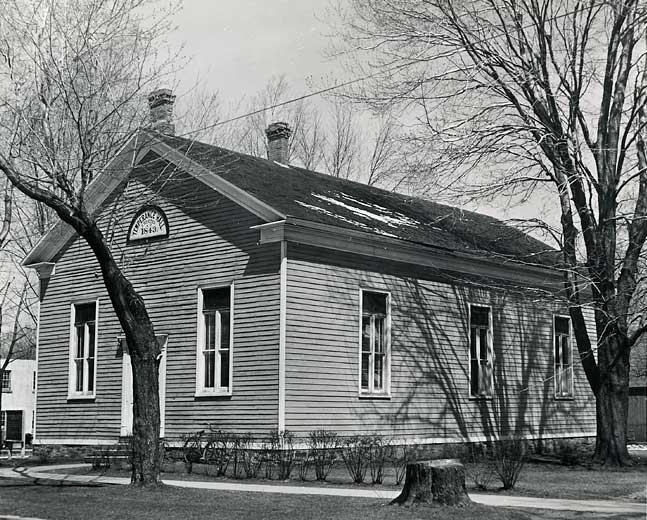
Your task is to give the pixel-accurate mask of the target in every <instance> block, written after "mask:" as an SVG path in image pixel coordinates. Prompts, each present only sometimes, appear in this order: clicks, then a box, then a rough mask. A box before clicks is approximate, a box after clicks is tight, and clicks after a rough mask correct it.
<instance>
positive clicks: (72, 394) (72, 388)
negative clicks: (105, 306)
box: [67, 298, 99, 400]
mask: <svg viewBox="0 0 647 520" xmlns="http://www.w3.org/2000/svg"><path fill="white" fill-rule="evenodd" d="M92 303H93V304H94V367H93V374H92V377H93V382H94V384H93V385H92V392H88V391H81V392H79V391H77V390H76V365H75V363H74V361H75V359H76V357H75V352H76V346H77V345H76V326H75V321H76V306H77V305H89V304H92ZM68 358H69V359H68V379H67V399H68V400H80V399H88V400H91V399H96V395H97V366H98V364H99V363H98V359H99V298H95V299H93V300H78V301H73V302H71V303H70V338H69V353H68ZM84 359H87V358H84ZM85 386H86V383H85V378H84V387H85Z"/></svg>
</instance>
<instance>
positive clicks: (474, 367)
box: [470, 358, 480, 395]
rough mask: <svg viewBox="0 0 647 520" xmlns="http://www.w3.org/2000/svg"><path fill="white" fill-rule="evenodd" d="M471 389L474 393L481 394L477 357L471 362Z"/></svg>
mask: <svg viewBox="0 0 647 520" xmlns="http://www.w3.org/2000/svg"><path fill="white" fill-rule="evenodd" d="M470 369H471V371H472V373H471V374H470V391H471V393H472V395H479V372H480V370H479V362H478V360H477V359H475V358H472V360H471V362H470Z"/></svg>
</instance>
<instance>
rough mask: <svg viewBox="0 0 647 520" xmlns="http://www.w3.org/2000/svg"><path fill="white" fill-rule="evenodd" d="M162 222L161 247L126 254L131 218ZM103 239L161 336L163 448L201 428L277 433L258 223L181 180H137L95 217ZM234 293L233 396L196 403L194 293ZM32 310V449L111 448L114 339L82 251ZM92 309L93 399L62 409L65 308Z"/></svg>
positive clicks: (266, 252)
mask: <svg viewBox="0 0 647 520" xmlns="http://www.w3.org/2000/svg"><path fill="white" fill-rule="evenodd" d="M144 204H154V205H157V206H158V207H160V208H161V209H162V210H163V211H164V212H165V214H166V216H167V218H168V223H169V230H170V231H169V236H168V237H167V238H163V239H158V240H151V241H148V242H138V243H130V244H129V243H127V241H126V238H127V232H128V228H129V225H130V223H131V220H132V218H133V216H134V215H135V213H136V212H137V210H138V209H139V208H140V207H141V206H143V205H144ZM103 215H104V216H103V218H102V219H101V222H102V227H103V229H104V230H105V235H106V237H107V238H108V240H109V241H110V242H111V245H112V251H113V254H114V255H115V257H116V259H117V260H118V261H119V263H120V264H121V265H122V266H123V268H124V272H125V274H126V276H127V277H128V278H129V280H131V282H132V283H133V285H134V286H135V288H136V289H137V290H138V291H139V293H140V294H141V295H142V296H143V298H144V300H145V301H146V305H147V310H148V312H149V315H150V317H151V318H152V321H153V323H154V325H155V329H156V332H157V333H158V334H167V335H168V344H167V358H166V397H165V408H166V421H165V431H166V434H165V436H166V438H167V439H170V440H178V439H180V438H181V436H182V435H184V434H186V433H189V432H194V431H196V430H198V429H204V428H206V427H207V426H208V425H210V424H211V425H214V426H215V427H216V428H219V429H224V430H228V429H229V430H239V431H263V432H265V431H267V430H270V429H275V428H276V426H277V402H278V401H277V396H278V393H277V392H278V343H279V269H280V248H279V245H278V244H270V245H259V244H258V232H257V231H254V230H250V226H253V225H256V224H260V223H262V222H261V221H260V219H258V218H257V217H256V216H254V215H252V214H251V213H249V212H248V211H246V210H244V209H243V208H241V207H240V206H238V205H236V204H234V203H233V202H231V201H230V200H228V199H226V198H224V197H222V196H219V195H218V194H217V193H215V192H214V191H213V190H211V189H208V188H206V187H205V186H204V185H203V184H202V183H201V182H199V181H198V180H196V179H194V178H191V177H189V176H187V175H183V174H181V173H177V172H176V173H174V174H172V175H168V174H160V173H159V172H153V173H151V172H146V173H142V172H140V175H138V176H135V178H133V179H132V180H131V181H130V182H129V184H128V185H127V187H126V188H125V190H124V191H123V192H122V193H121V195H120V196H119V197H117V198H115V199H114V200H113V201H112V203H111V206H110V207H109V208H108V209H106V210H105V211H104V212H103ZM232 282H233V286H234V334H233V379H232V382H233V393H232V395H231V397H218V398H216V397H212V398H200V397H196V396H195V393H196V342H197V320H198V315H197V309H198V297H197V295H198V290H199V288H204V287H214V286H223V285H228V284H230V283H232ZM43 293H44V297H43V299H42V302H41V309H40V332H39V355H38V371H39V384H38V392H37V393H38V397H37V421H36V438H37V442H39V443H42V444H48V443H49V444H53V443H59V444H74V443H77V444H83V443H101V442H106V443H108V442H114V441H116V440H117V439H118V437H119V434H120V425H121V401H122V358H121V357H120V352H119V350H120V349H119V342H118V337H119V336H120V334H121V328H120V326H119V323H118V321H117V318H116V316H115V313H114V310H113V308H112V305H111V303H110V301H109V298H108V296H107V293H106V290H105V288H104V286H103V282H102V278H101V272H100V269H99V266H98V264H97V262H96V260H95V258H94V256H93V254H92V253H91V251H90V249H89V248H88V246H87V245H86V244H85V243H84V241H83V240H76V241H75V242H74V243H73V244H71V245H70V246H69V247H68V248H67V249H66V251H65V252H64V254H62V256H61V257H60V258H59V259H57V261H56V270H55V274H54V275H53V276H52V277H51V279H50V280H49V282H47V283H46V286H45V287H44V290H43ZM96 299H98V300H99V316H98V324H97V337H98V350H97V371H96V373H97V377H96V397H95V398H94V399H90V400H71V399H68V376H69V345H70V312H71V305H72V304H74V303H80V302H89V301H94V300H96Z"/></svg>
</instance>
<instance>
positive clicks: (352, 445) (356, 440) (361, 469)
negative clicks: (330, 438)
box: [340, 435, 371, 484]
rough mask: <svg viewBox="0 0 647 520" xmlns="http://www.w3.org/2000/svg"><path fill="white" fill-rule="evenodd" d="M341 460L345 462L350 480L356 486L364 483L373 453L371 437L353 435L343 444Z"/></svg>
mask: <svg viewBox="0 0 647 520" xmlns="http://www.w3.org/2000/svg"><path fill="white" fill-rule="evenodd" d="M340 451H341V458H342V459H343V460H344V464H345V466H346V469H347V470H348V474H349V475H350V478H351V479H353V482H355V483H356V484H361V483H362V482H364V477H365V476H366V470H367V469H368V464H369V457H370V453H371V439H370V437H366V436H360V435H353V436H352V437H347V438H346V439H344V441H343V442H342V443H341V450H340Z"/></svg>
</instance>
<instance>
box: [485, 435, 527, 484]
mask: <svg viewBox="0 0 647 520" xmlns="http://www.w3.org/2000/svg"><path fill="white" fill-rule="evenodd" d="M493 451H494V456H493V465H494V471H495V472H496V474H497V475H498V476H499V479H500V480H501V483H502V484H503V489H512V488H514V486H515V484H516V483H517V479H518V478H519V475H520V474H521V470H522V469H523V466H524V464H525V462H526V445H525V443H524V441H522V440H519V439H512V440H505V441H499V442H497V443H495V445H494V450H493Z"/></svg>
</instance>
